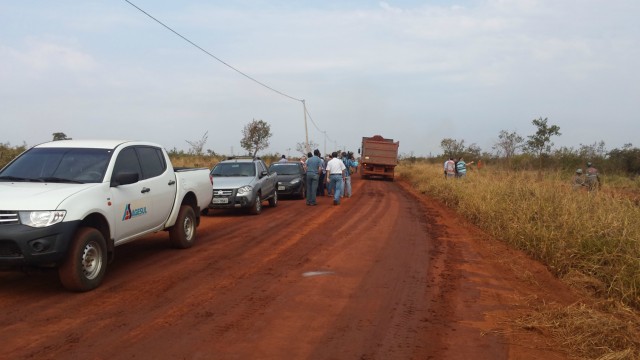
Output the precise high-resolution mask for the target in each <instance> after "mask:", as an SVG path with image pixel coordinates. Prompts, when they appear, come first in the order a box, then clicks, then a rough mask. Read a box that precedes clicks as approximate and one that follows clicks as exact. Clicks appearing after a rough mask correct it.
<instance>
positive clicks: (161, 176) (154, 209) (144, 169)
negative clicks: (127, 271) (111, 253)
mask: <svg viewBox="0 0 640 360" xmlns="http://www.w3.org/2000/svg"><path fill="white" fill-rule="evenodd" d="M156 151H160V154H162V150H161V149H156V148H153V147H148V146H131V147H128V148H126V149H123V150H122V151H120V153H119V154H118V157H117V159H116V163H115V166H114V170H113V174H114V175H115V174H117V173H119V172H129V173H137V174H138V179H139V180H138V181H137V182H135V183H133V184H127V185H118V186H115V187H111V195H112V196H111V197H112V202H113V203H114V205H115V213H114V219H113V220H114V224H115V231H114V235H115V239H116V243H118V242H120V241H125V240H127V239H128V238H131V237H133V236H136V235H139V234H141V233H145V232H149V231H152V230H157V229H158V228H159V227H160V226H161V225H162V224H163V223H164V222H165V221H166V219H167V217H168V216H169V212H170V211H171V209H172V207H173V200H174V198H175V190H176V185H175V173H173V171H171V170H170V169H167V165H166V162H164V160H163V159H164V158H160V157H158V155H156ZM154 156H155V159H160V160H158V161H155V159H154ZM143 159H144V160H143ZM150 159H151V160H150ZM141 160H142V161H141ZM171 176H173V178H171ZM171 181H173V184H170V183H171Z"/></svg>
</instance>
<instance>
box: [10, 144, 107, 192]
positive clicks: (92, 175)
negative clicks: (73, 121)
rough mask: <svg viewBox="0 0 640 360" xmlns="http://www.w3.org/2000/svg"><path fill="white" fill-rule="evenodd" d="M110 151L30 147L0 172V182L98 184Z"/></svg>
mask: <svg viewBox="0 0 640 360" xmlns="http://www.w3.org/2000/svg"><path fill="white" fill-rule="evenodd" d="M112 153H113V151H112V150H110V149H80V148H33V149H31V150H29V151H27V152H25V153H24V154H22V155H20V157H19V158H17V159H16V160H15V161H14V162H12V163H11V164H9V165H8V166H7V167H6V168H4V169H3V170H2V171H1V172H0V181H41V182H70V183H97V182H102V179H103V178H104V174H105V172H106V170H107V165H108V164H109V159H110V158H111V154H112Z"/></svg>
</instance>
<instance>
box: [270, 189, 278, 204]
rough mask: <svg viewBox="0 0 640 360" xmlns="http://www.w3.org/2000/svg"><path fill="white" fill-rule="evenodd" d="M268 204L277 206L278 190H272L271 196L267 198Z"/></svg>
mask: <svg viewBox="0 0 640 360" xmlns="http://www.w3.org/2000/svg"><path fill="white" fill-rule="evenodd" d="M269 206H271V207H276V206H278V192H277V191H274V192H273V197H272V198H271V199H269Z"/></svg>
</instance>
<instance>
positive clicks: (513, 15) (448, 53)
mask: <svg viewBox="0 0 640 360" xmlns="http://www.w3.org/2000/svg"><path fill="white" fill-rule="evenodd" d="M638 14H640V1H637V0H461V1H444V0H431V1H428V0H425V1H418V0H398V1H394V0H387V1H365V0H338V1H335V0H323V1H319V0H312V1H284V0H238V1H211V0H209V1H200V0H181V1H166V0H129V1H126V0H111V1H104V0H102V1H93V0H84V1H77V0H73V1H71V0H57V1H33V0H20V1H7V0H4V1H0V24H1V25H0V129H1V130H0V143H5V144H7V143H8V144H10V145H22V144H25V143H26V144H27V145H28V146H33V145H36V144H39V143H42V142H46V141H50V140H51V139H52V138H53V136H52V135H53V133H56V132H63V133H65V134H66V135H67V136H68V137H71V138H74V139H130V140H146V141H153V142H156V143H159V144H161V145H162V146H164V147H165V148H166V149H168V150H171V149H177V150H184V151H188V150H189V149H190V145H189V142H195V141H199V140H201V139H203V138H204V136H205V135H206V136H207V142H206V143H205V145H204V148H205V149H208V150H212V151H215V152H216V153H218V154H226V155H231V154H233V155H240V154H245V153H246V151H245V150H243V149H242V148H241V146H240V140H241V138H242V129H243V128H244V126H245V125H247V124H248V123H250V122H251V121H252V120H254V119H255V120H263V121H265V122H267V123H268V124H269V125H270V127H271V132H272V137H271V138H270V145H269V147H268V148H267V149H265V150H262V151H260V152H259V153H258V154H259V155H260V154H287V155H290V156H297V155H298V153H297V152H296V150H295V149H296V145H297V144H299V143H304V142H305V140H306V138H307V137H308V139H309V141H311V142H313V143H315V144H317V145H318V146H317V147H318V148H319V149H320V151H321V152H322V153H325V152H327V151H328V152H331V151H332V150H336V149H343V150H349V151H354V152H357V149H358V148H359V147H360V143H361V140H362V137H364V136H367V137H368V136H374V135H381V136H383V137H385V138H392V139H394V140H395V141H399V142H400V148H399V152H400V153H401V154H402V155H407V156H411V155H414V156H435V155H438V154H442V152H443V151H442V148H441V147H440V142H441V140H442V139H445V138H450V139H455V140H458V141H460V140H463V141H464V143H465V145H471V144H476V145H477V146H479V147H480V148H481V149H482V151H486V152H492V151H493V149H492V147H493V146H494V145H495V143H496V141H497V139H498V135H499V133H500V131H502V130H505V131H508V132H517V133H518V134H520V135H521V136H523V137H525V138H526V137H527V136H528V135H532V134H534V133H535V131H536V128H535V127H534V125H532V120H533V119H538V118H547V119H548V123H549V124H550V125H558V126H559V127H560V133H561V135H560V136H558V137H554V138H553V139H552V141H553V143H554V144H555V145H554V147H555V148H559V147H562V146H565V147H574V148H577V147H579V146H580V145H582V144H584V145H590V144H594V143H596V142H600V141H604V142H605V146H606V148H607V149H608V150H611V149H615V148H621V147H622V146H624V144H628V143H632V144H633V145H634V146H639V145H640V141H638V134H639V133H640V131H639V130H640V121H639V120H640V119H639V116H638V110H640V106H639V105H640V71H639V70H638V66H640V21H638ZM154 19H155V20H154ZM302 100H304V102H303V101H302ZM305 109H306V113H307V115H306V116H305ZM305 125H306V126H305ZM305 129H306V130H305Z"/></svg>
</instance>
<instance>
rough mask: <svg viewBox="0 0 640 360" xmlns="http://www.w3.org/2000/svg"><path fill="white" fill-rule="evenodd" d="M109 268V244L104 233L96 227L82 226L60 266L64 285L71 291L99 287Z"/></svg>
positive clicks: (60, 274) (59, 271)
mask: <svg viewBox="0 0 640 360" xmlns="http://www.w3.org/2000/svg"><path fill="white" fill-rule="evenodd" d="M106 270H107V244H106V242H105V240H104V237H103V236H102V233H101V232H100V231H98V230H97V229H94V228H88V227H85V228H80V229H79V230H78V232H76V234H75V236H74V237H73V240H72V241H71V246H70V247H69V252H68V253H67V258H66V259H65V260H64V262H63V263H62V265H60V267H58V276H59V277H60V282H61V283H62V285H63V286H64V287H65V288H66V289H67V290H71V291H89V290H93V289H95V288H97V287H98V286H99V285H100V283H102V279H103V278H104V275H105V273H106Z"/></svg>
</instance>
